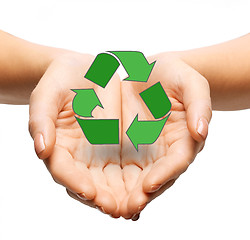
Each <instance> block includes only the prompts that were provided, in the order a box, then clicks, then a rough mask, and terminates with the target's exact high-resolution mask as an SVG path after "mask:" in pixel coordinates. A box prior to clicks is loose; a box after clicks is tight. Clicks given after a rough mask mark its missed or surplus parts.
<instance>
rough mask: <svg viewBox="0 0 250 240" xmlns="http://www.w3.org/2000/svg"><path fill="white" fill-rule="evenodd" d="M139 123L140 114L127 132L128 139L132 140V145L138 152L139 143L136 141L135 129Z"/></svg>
mask: <svg viewBox="0 0 250 240" xmlns="http://www.w3.org/2000/svg"><path fill="white" fill-rule="evenodd" d="M137 123H138V114H137V115H136V116H135V118H134V120H133V122H132V123H131V124H130V126H129V128H128V130H127V131H126V134H127V136H128V138H129V139H130V141H131V143H132V144H133V146H134V147H135V150H136V151H137V152H138V143H137V141H136V138H135V133H134V128H135V125H137Z"/></svg>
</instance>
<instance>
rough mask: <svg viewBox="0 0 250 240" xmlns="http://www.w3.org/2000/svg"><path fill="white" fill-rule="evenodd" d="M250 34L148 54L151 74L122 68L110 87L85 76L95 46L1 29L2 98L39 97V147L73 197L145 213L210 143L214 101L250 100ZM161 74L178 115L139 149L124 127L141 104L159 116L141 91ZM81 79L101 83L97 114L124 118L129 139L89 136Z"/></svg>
mask: <svg viewBox="0 0 250 240" xmlns="http://www.w3.org/2000/svg"><path fill="white" fill-rule="evenodd" d="M249 38H250V36H249V35H246V36H244V37H242V38H239V39H236V40H233V41H232V42H229V43H224V44H221V45H216V46H212V47H208V48H202V49H196V50H191V51H185V52H171V53H169V52H168V53H161V54H158V55H155V56H152V57H149V58H148V61H149V62H150V63H151V62H153V61H156V64H155V67H154V69H153V71H152V73H151V75H150V78H149V80H148V82H147V83H146V84H140V83H135V82H132V83H131V82H126V81H122V82H121V81H120V79H119V77H118V76H117V75H115V76H113V78H112V79H111V82H110V83H109V84H108V86H107V87H106V88H105V89H102V88H100V87H98V86H96V85H95V84H93V83H92V82H90V81H89V80H86V79H84V75H85V73H86V71H87V70H88V68H89V67H90V65H91V63H92V61H93V59H94V58H93V56H91V55H87V54H80V53H75V52H71V51H67V50H63V49H55V48H49V47H45V46H40V45H36V44H33V43H29V42H26V41H24V40H22V39H18V38H16V37H14V36H11V35H9V34H7V33H4V32H0V48H1V52H3V54H1V56H0V63H1V64H0V66H1V68H0V101H1V103H9V104H27V103H29V104H30V120H29V131H30V133H31V136H32V138H33V139H34V146H35V150H36V153H37V155H38V157H39V158H40V159H42V160H43V161H44V163H45V165H46V166H47V168H48V170H49V171H50V173H51V175H52V177H53V179H54V180H55V181H56V182H57V183H59V184H61V185H63V186H64V187H65V188H66V189H67V193H68V194H69V195H70V196H71V197H72V198H74V199H76V200H78V201H80V202H82V203H84V204H86V205H88V206H90V207H96V208H98V209H99V210H101V211H102V212H103V213H106V214H109V215H110V216H111V217H114V218H117V217H120V216H122V217H124V218H126V219H132V220H137V219H138V218H139V214H140V212H141V211H142V210H143V209H144V208H145V206H146V205H147V204H148V203H149V202H150V201H152V200H153V199H154V198H156V197H157V196H159V195H160V194H161V193H162V192H164V191H165V190H166V189H167V188H169V187H170V186H172V185H173V184H174V182H175V181H176V179H178V177H179V176H180V175H181V174H182V173H183V172H185V171H186V169H187V168H188V166H189V165H190V164H191V163H192V161H193V160H194V158H195V156H196V155H197V154H198V152H199V151H200V150H201V149H202V148H203V146H204V143H205V139H206V137H207V133H208V123H209V121H210V119H211V115H212V106H213V108H214V109H219V110H229V109H230V110H233V109H241V108H248V107H249V106H248V104H249V102H250V101H248V102H247V103H246V101H247V100H248V98H249V96H250V94H249V91H250V79H249V76H250V73H249V69H250V68H249V63H248V61H247V56H249V54H250V45H249V44H248V42H249V40H250V39H249ZM243 44H245V48H244V47H242V46H243ZM10 49H11V51H10ZM234 49H235V50H234ZM242 49H243V50H242ZM16 59H18V61H17V60H16ZM239 61H242V63H241V64H239ZM204 76H205V77H206V78H205V77H204ZM159 81H160V82H161V84H162V86H163V88H164V90H165V91H166V93H167V95H168V97H169V99H170V101H171V103H172V109H171V115H170V117H169V119H168V121H167V123H166V126H165V127H164V129H163V132H162V133H161V135H160V137H159V138H158V140H157V141H156V142H155V143H154V144H153V145H140V146H139V151H138V152H136V151H135V149H134V147H133V145H132V144H131V142H130V141H129V139H128V137H127V136H126V134H125V132H126V130H127V128H128V127H129V125H130V124H131V122H132V120H133V119H134V117H135V115H136V114H137V113H138V114H139V120H152V119H153V118H152V115H151V113H150V112H149V110H148V109H147V107H146V105H145V104H144V103H143V101H142V100H141V99H140V96H139V93H140V92H141V91H143V90H144V89H146V88H148V87H150V86H151V85H153V84H155V83H157V82H159ZM79 88H94V89H95V91H96V93H97V95H98V97H99V99H100V100H101V102H102V104H103V106H104V109H102V108H99V107H97V108H95V109H94V111H93V116H94V117H95V118H119V119H120V130H121V132H120V142H121V144H120V145H110V146H98V145H91V144H89V143H88V141H87V140H86V139H85V137H84V135H83V133H82V130H81V128H80V127H79V125H78V124H77V122H76V120H75V118H74V116H75V114H74V112H73V110H72V100H73V98H74V96H75V93H74V92H73V91H71V90H70V89H79ZM210 89H211V90H212V92H211V97H212V105H211V98H210ZM247 93H248V94H247ZM236 99H237V101H235V100H236ZM228 101H229V102H228Z"/></svg>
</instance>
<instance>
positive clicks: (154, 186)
mask: <svg viewBox="0 0 250 240" xmlns="http://www.w3.org/2000/svg"><path fill="white" fill-rule="evenodd" d="M160 187H161V184H153V185H152V186H151V192H154V191H156V190H158V189H159V188H160Z"/></svg>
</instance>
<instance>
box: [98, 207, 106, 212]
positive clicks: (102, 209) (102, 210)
mask: <svg viewBox="0 0 250 240" xmlns="http://www.w3.org/2000/svg"><path fill="white" fill-rule="evenodd" d="M96 208H97V209H98V210H100V211H101V212H103V213H106V212H105V210H104V208H103V207H101V206H97V207H96Z"/></svg>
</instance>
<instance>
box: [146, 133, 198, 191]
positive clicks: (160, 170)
mask: <svg viewBox="0 0 250 240" xmlns="http://www.w3.org/2000/svg"><path fill="white" fill-rule="evenodd" d="M190 138H191V136H187V137H185V138H183V139H181V140H179V141H177V142H175V143H173V144H172V145H171V146H170V147H169V149H168V150H167V154H166V155H165V156H163V157H161V158H160V159H159V160H157V161H155V163H154V164H153V167H152V169H151V171H150V172H149V173H148V175H147V176H146V177H145V179H144V181H143V191H144V192H146V193H150V192H154V191H156V190H158V189H159V188H160V187H161V186H163V185H164V184H166V183H167V182H168V181H170V180H172V179H176V178H177V177H179V176H180V175H181V174H182V173H183V172H185V171H186V169H187V168H188V166H189V165H190V164H191V162H192V161H193V160H194V157H195V155H196V154H197V152H198V150H199V149H198V145H197V144H195V142H194V141H193V140H192V139H190Z"/></svg>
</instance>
